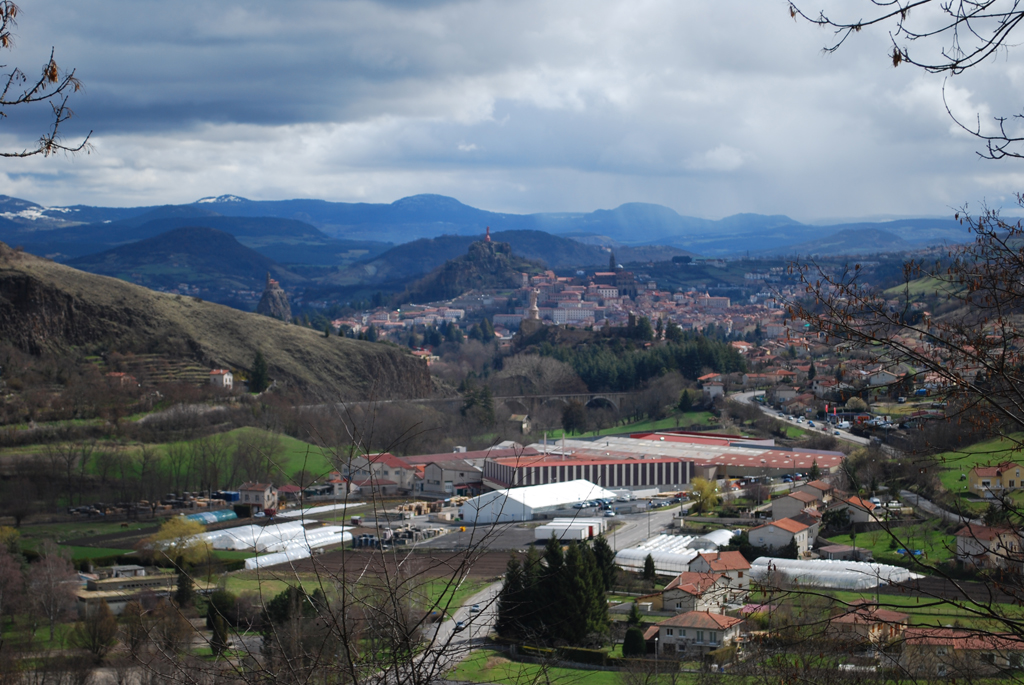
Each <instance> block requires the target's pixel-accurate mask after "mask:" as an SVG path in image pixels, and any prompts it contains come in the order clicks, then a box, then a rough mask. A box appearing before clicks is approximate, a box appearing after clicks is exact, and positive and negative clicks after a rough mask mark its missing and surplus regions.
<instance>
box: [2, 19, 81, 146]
mask: <svg viewBox="0 0 1024 685" xmlns="http://www.w3.org/2000/svg"><path fill="white" fill-rule="evenodd" d="M19 12H20V10H19V9H18V6H17V5H16V4H14V3H13V2H11V0H3V1H2V2H0V48H7V49H10V48H11V47H13V46H14V36H13V34H12V32H13V30H14V27H15V25H16V23H17V18H18V14H19ZM54 54H55V53H54V51H53V50H51V51H50V59H49V60H48V61H47V62H46V64H44V65H43V68H42V70H41V73H40V75H39V76H38V77H35V78H29V77H28V76H27V75H26V74H25V73H24V72H23V71H22V70H21V69H18V68H15V69H13V70H11V71H10V72H8V73H7V74H6V75H5V78H4V83H3V90H2V92H0V118H6V117H7V111H8V110H10V109H13V108H15V107H19V106H22V105H35V104H44V103H45V104H49V105H50V109H51V110H52V116H51V117H50V125H49V128H48V129H47V131H46V132H45V133H43V135H41V136H40V137H39V141H38V142H37V144H36V145H35V147H32V148H25V149H24V150H21V151H18V152H12V151H5V152H0V156H2V157H31V156H33V155H43V156H44V157H48V156H50V155H52V154H55V153H58V152H68V153H75V152H80V151H82V150H85V149H87V147H88V144H89V137H90V136H91V135H92V132H91V131H90V132H89V134H88V135H86V136H85V138H84V139H83V140H82V141H81V142H80V143H78V144H72V145H66V144H64V142H63V136H62V131H61V127H62V126H63V125H64V124H65V123H66V122H67V121H68V120H69V119H70V118H71V117H72V116H74V112H72V110H71V108H70V107H69V106H68V99H69V97H70V96H71V94H72V93H76V92H78V91H79V90H81V88H82V83H81V82H80V81H79V80H78V78H77V77H76V76H75V70H74V69H72V70H71V71H67V70H62V69H61V68H60V67H58V66H57V62H56V60H55V59H54Z"/></svg>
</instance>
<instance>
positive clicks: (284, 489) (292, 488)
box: [277, 485, 302, 495]
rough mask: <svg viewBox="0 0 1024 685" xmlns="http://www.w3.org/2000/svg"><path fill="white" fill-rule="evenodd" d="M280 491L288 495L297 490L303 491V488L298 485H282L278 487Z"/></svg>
mask: <svg viewBox="0 0 1024 685" xmlns="http://www.w3.org/2000/svg"><path fill="white" fill-rule="evenodd" d="M277 491H278V493H280V494H283V495H288V494H292V493H296V492H302V488H300V487H299V486H298V485H282V486H281V487H279V488H278V489H277Z"/></svg>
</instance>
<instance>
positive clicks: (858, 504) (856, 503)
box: [843, 495, 875, 511]
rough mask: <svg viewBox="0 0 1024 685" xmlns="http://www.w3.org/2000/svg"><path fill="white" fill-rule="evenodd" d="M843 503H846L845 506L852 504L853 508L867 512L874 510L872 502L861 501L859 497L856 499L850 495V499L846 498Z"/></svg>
mask: <svg viewBox="0 0 1024 685" xmlns="http://www.w3.org/2000/svg"><path fill="white" fill-rule="evenodd" d="M843 501H844V502H846V503H847V504H852V505H853V506H855V507H860V508H861V509H867V510H868V511H871V510H873V509H874V508H875V505H874V503H873V502H868V501H867V500H864V499H861V498H860V497H857V496H855V495H851V496H850V497H847V498H846V499H845V500H843Z"/></svg>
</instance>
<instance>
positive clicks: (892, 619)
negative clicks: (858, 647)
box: [831, 599, 910, 624]
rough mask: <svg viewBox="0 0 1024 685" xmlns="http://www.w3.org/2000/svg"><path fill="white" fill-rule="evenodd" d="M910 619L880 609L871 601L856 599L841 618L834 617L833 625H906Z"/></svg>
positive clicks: (896, 612)
mask: <svg viewBox="0 0 1024 685" xmlns="http://www.w3.org/2000/svg"><path fill="white" fill-rule="evenodd" d="M909 618H910V615H909V614H903V613H900V612H898V611H892V610H890V609H882V608H880V607H878V606H877V605H875V604H873V603H872V602H871V600H867V599H858V600H855V601H854V602H851V604H850V609H849V611H847V612H846V613H844V614H842V615H841V616H834V617H833V618H832V619H831V621H832V622H833V623H851V624H866V623H906V622H907V620H908V619H909Z"/></svg>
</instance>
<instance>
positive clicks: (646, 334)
mask: <svg viewBox="0 0 1024 685" xmlns="http://www.w3.org/2000/svg"><path fill="white" fill-rule="evenodd" d="M633 335H634V336H635V337H636V339H637V340H644V341H647V340H651V339H652V338H653V337H654V329H653V328H651V320H650V319H648V318H647V317H646V316H641V317H640V318H639V319H637V321H636V328H635V329H633Z"/></svg>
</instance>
